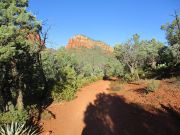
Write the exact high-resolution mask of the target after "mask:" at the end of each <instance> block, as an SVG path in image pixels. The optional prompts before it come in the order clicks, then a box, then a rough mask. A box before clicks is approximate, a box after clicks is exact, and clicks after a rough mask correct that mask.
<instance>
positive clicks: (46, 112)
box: [41, 110, 55, 120]
mask: <svg viewBox="0 0 180 135" xmlns="http://www.w3.org/2000/svg"><path fill="white" fill-rule="evenodd" d="M52 118H53V119H54V118H55V115H54V114H53V113H52V112H51V111H49V110H44V111H43V112H42V113H41V119H42V120H50V119H52Z"/></svg>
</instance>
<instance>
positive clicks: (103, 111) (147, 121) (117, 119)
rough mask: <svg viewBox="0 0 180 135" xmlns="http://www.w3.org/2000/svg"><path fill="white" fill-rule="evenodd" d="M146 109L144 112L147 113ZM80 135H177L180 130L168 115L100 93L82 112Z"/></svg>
mask: <svg viewBox="0 0 180 135" xmlns="http://www.w3.org/2000/svg"><path fill="white" fill-rule="evenodd" d="M146 108H147V107H146ZM147 110H148V111H147ZM84 123H85V128H84V129H83V132H82V135H178V134H179V133H180V127H179V125H178V124H177V122H176V120H175V119H174V118H173V117H171V115H170V114H169V113H168V112H164V111H161V110H157V109H155V108H152V107H148V109H146V110H145V109H144V108H143V106H142V105H138V104H134V103H127V102H126V101H125V99H124V97H121V96H117V95H110V94H105V93H101V94H98V95H97V97H96V100H95V101H94V103H90V104H89V105H88V107H87V109H86V111H85V113H84Z"/></svg>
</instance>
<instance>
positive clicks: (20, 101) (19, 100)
mask: <svg viewBox="0 0 180 135" xmlns="http://www.w3.org/2000/svg"><path fill="white" fill-rule="evenodd" d="M16 106H17V109H18V111H22V110H23V109H24V104H23V93H22V89H18V97H17V103H16Z"/></svg>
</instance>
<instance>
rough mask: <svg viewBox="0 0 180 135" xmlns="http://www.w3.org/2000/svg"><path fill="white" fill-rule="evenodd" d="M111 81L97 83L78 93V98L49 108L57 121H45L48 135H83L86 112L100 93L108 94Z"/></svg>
mask: <svg viewBox="0 0 180 135" xmlns="http://www.w3.org/2000/svg"><path fill="white" fill-rule="evenodd" d="M110 83H111V82H110V81H103V80H100V81H97V82H95V83H92V84H91V85H88V86H86V87H84V88H82V89H81V90H80V91H79V92H78V93H77V98H76V99H75V100H73V101H70V102H66V103H63V104H60V103H57V104H52V105H51V106H50V107H48V110H50V111H51V112H52V113H53V114H55V116H56V119H51V120H47V121H43V123H44V129H45V133H44V134H43V135H46V134H47V132H48V131H52V134H53V135H81V133H82V130H83V128H84V122H83V117H84V112H85V110H86V108H87V106H88V105H89V103H90V102H93V101H94V100H95V98H96V95H97V94H98V93H102V92H104V93H107V92H108V91H107V89H108V88H109V87H110Z"/></svg>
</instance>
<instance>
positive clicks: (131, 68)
mask: <svg viewBox="0 0 180 135" xmlns="http://www.w3.org/2000/svg"><path fill="white" fill-rule="evenodd" d="M129 69H130V72H131V74H132V75H134V72H135V71H134V67H132V66H129Z"/></svg>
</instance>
